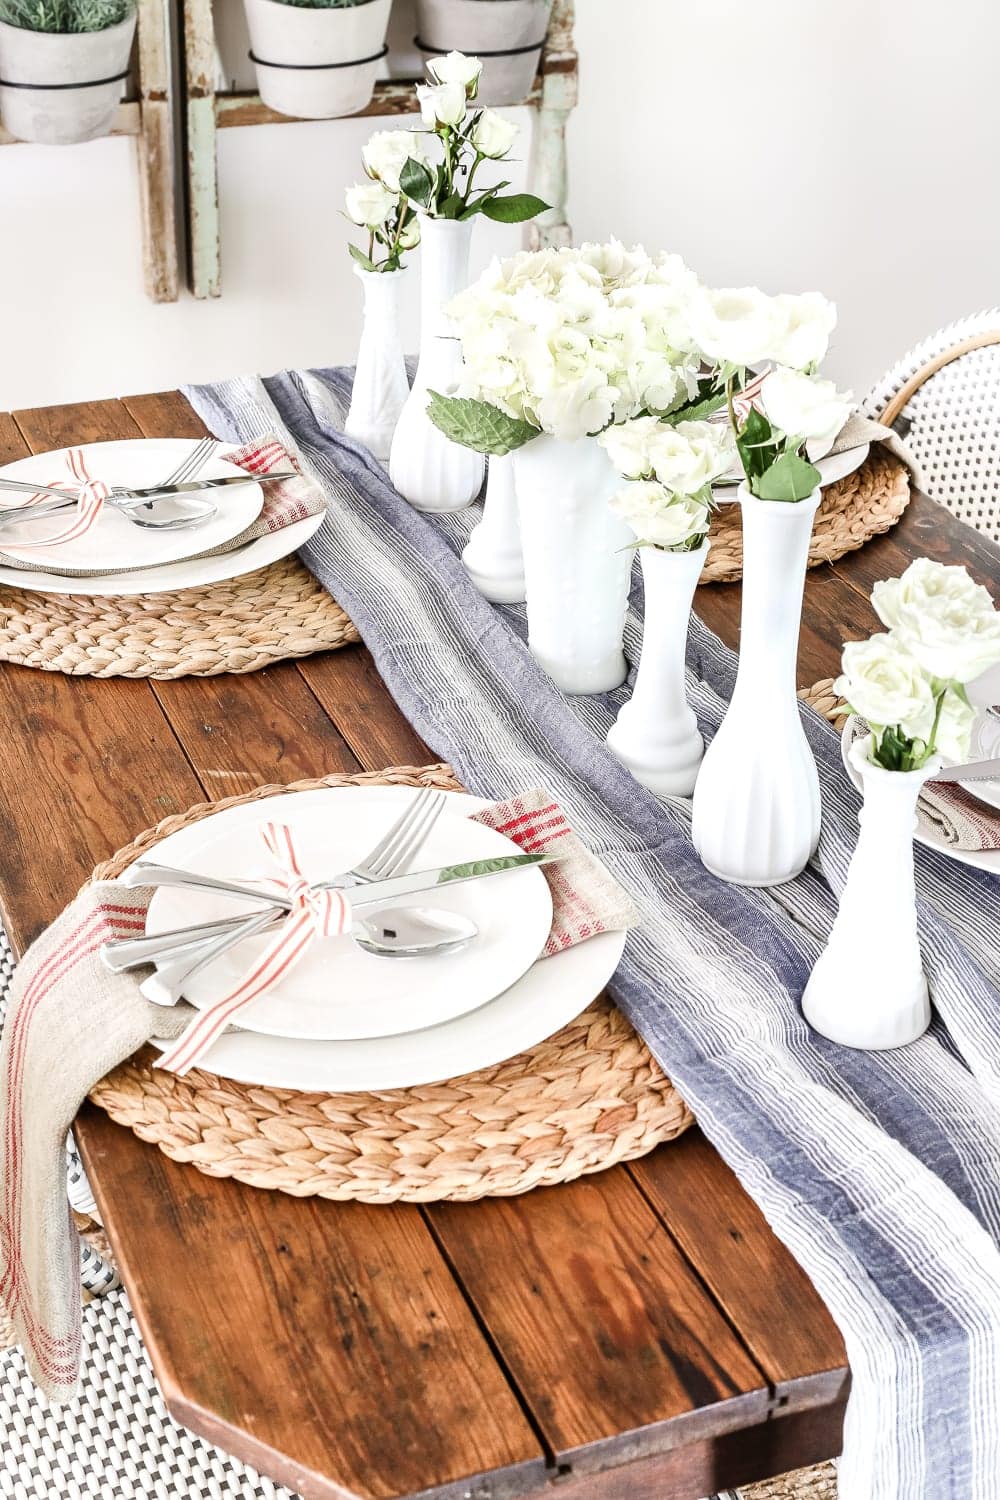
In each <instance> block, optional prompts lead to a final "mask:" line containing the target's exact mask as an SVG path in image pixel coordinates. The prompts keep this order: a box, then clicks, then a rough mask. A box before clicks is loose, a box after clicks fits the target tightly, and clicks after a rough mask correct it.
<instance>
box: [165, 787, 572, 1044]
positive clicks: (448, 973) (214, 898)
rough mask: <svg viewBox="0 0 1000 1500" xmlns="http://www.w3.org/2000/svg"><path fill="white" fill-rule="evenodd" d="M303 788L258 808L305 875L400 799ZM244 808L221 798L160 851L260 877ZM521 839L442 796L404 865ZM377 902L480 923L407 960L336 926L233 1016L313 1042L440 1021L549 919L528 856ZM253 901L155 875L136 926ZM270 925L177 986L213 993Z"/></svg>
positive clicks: (520, 966)
mask: <svg viewBox="0 0 1000 1500" xmlns="http://www.w3.org/2000/svg"><path fill="white" fill-rule="evenodd" d="M409 795H410V797H411V798H412V797H414V796H416V792H414V791H410V793H409ZM285 800H288V806H287V808H284V809H283V810H282V811H280V812H279V811H276V810H275V808H274V802H276V801H285ZM305 801H306V799H305V797H303V796H298V797H292V798H290V799H284V798H280V799H279V798H275V799H271V801H270V803H269V805H268V807H267V809H266V817H267V820H268V821H277V822H281V823H286V824H287V825H288V827H289V828H290V829H291V830H292V836H293V839H294V843H295V851H296V855H297V856H298V860H299V864H300V867H301V869H302V871H303V873H304V874H305V876H306V878H307V879H309V880H311V881H314V882H316V881H320V880H323V879H326V878H328V877H329V876H331V875H335V874H337V873H339V872H340V871H342V870H348V869H350V868H351V867H352V866H353V865H354V864H356V863H357V862H358V861H359V860H360V859H363V858H364V856H365V855H366V854H367V853H368V851H369V849H371V847H372V845H373V844H375V843H377V842H378V840H379V839H380V838H381V837H382V835H383V833H384V832H385V831H386V829H387V828H388V827H389V826H390V825H391V823H392V822H393V821H394V819H395V818H396V817H397V816H398V813H397V811H396V809H397V805H398V804H397V803H396V801H394V800H393V801H390V800H387V798H386V797H385V796H384V789H383V788H381V787H363V786H362V787H338V788H328V789H326V790H325V791H323V792H321V793H320V794H319V800H318V801H317V802H316V803H314V804H312V805H306V806H304V805H303V804H304V803H305ZM242 812H243V809H242V808H233V809H230V810H228V811H226V812H221V813H218V814H216V815H215V816H214V817H212V818H210V819H209V820H208V821H207V822H202V823H199V824H197V825H195V827H196V828H197V829H198V830H199V831H200V832H201V838H200V839H193V840H188V841H186V842H185V843H184V845H183V847H182V848H181V849H180V851H178V850H177V849H176V848H172V849H171V852H170V857H169V860H168V861H167V862H168V863H170V864H174V865H179V866H180V867H181V868H183V869H187V870H194V871H197V873H198V874H201V875H217V876H220V877H225V878H229V879H234V880H239V881H242V882H250V883H254V882H256V881H260V882H261V883H262V885H265V883H266V881H267V878H268V876H273V875H274V873H275V871H276V868H277V867H276V865H275V863H274V861H273V859H272V858H271V856H270V855H269V854H268V852H267V849H266V848H265V846H264V842H263V839H262V837H261V827H262V825H263V822H264V819H265V811H264V809H262V808H261V807H260V805H259V804H258V805H257V806H256V808H255V818H254V821H253V823H252V824H248V823H247V822H246V820H245V819H244V818H242V817H238V816H236V814H238V813H242ZM521 852H522V851H521V850H519V848H518V846H517V845H516V844H514V843H513V842H512V841H511V840H510V839H508V838H506V837H505V836H504V835H503V834H502V833H497V832H496V830H495V829H492V828H486V827H484V826H483V825H482V824H481V823H473V822H470V821H469V819H468V818H466V817H460V816H457V815H456V814H455V813H452V812H451V811H450V810H449V811H446V812H445V813H444V814H443V816H441V817H440V818H439V819H438V820H437V822H436V823H435V824H434V827H433V828H432V829H431V831H430V834H429V836H428V837H427V839H426V841H425V843H424V844H423V845H422V846H421V849H420V852H419V854H418V855H417V857H416V860H415V861H414V862H413V863H414V866H415V868H416V869H420V870H430V869H436V868H438V867H440V866H442V865H452V864H459V863H464V862H465V861H467V860H490V859H501V858H503V857H504V856H506V855H511V854H518V853H521ZM152 857H153V858H154V859H160V858H166V855H165V854H164V851H163V848H161V847H157V848H156V849H155V850H154V851H152ZM388 904H389V905H392V906H410V907H421V906H422V907H432V908H434V909H437V910H444V911H451V912H455V913H458V914H461V915H462V916H465V917H469V918H471V920H472V921H473V922H474V923H475V924H476V926H477V928H478V929H479V932H478V936H477V937H476V938H474V939H473V941H472V942H470V943H469V944H468V945H467V946H466V947H464V948H462V949H459V950H458V951H456V952H453V953H446V954H438V955H435V956H430V955H428V956H425V957H423V958H419V959H409V960H403V959H390V958H384V957H383V958H376V957H374V956H373V955H372V954H370V953H365V952H364V951H363V950H362V949H361V948H360V947H359V946H358V945H357V943H355V942H354V941H353V939H352V938H351V937H350V936H349V935H348V934H347V933H344V934H343V935H341V936H340V937H334V938H327V939H324V940H323V941H318V940H317V941H315V942H314V943H312V945H311V946H310V947H309V948H308V950H307V951H306V952H305V954H304V955H303V956H302V957H301V958H300V959H299V961H298V962H297V963H296V964H295V966H294V967H293V968H292V969H291V970H290V971H289V972H288V973H287V974H286V975H285V976H284V978H283V979H282V980H281V981H280V982H279V983H278V984H276V985H275V986H274V987H273V988H272V989H270V990H268V992H267V993H266V994H264V995H261V996H260V997H259V998H258V999H257V1000H254V1001H252V1002H251V1004H249V1005H248V1006H246V1008H245V1009H244V1010H242V1011H241V1012H240V1017H239V1023H238V1024H239V1026H240V1028H241V1029H243V1030H246V1031H257V1032H263V1033H265V1034H267V1035H268V1036H272V1037H274V1036H280V1037H297V1038H300V1039H303V1040H306V1041H310V1042H317V1041H351V1040H360V1039H363V1038H369V1037H381V1036H397V1035H399V1034H401V1033H403V1032H407V1031H414V1030H420V1029H421V1028H423V1027H426V1026H436V1025H440V1024H441V1023H442V1022H444V1021H450V1020H453V1019H454V1018H455V1017H456V1016H460V1015H463V1014H465V1012H467V1011H470V1010H475V1009H476V1008H477V1007H478V1006H480V1005H484V1004H485V1003H486V1002H487V1001H488V1000H492V999H494V997H495V996H496V995H498V994H500V993H501V991H502V990H505V989H507V988H508V987H509V986H510V985H512V984H513V983H514V981H515V980H517V979H520V977H521V975H522V974H524V973H526V972H527V970H528V969H529V968H530V967H531V965H532V964H533V963H534V962H535V959H536V958H537V957H538V955H539V953H540V952H541V951H542V948H543V947H544V945H545V940H546V938H547V937H548V935H549V930H550V928H551V926H552V896H551V893H550V891H549V885H548V881H547V880H546V879H545V876H544V875H543V874H542V872H541V870H536V869H531V868H526V869H523V870H514V871H511V872H510V873H509V874H506V875H500V876H497V877H496V879H485V880H475V881H470V882H468V883H467V884H463V885H456V886H454V887H453V888H451V889H449V888H448V887H447V886H445V887H442V888H441V889H440V890H435V891H433V892H430V893H427V892H423V893H420V894H417V895H412V896H405V897H399V898H397V899H396V900H394V901H392V902H390V903H388ZM254 909H255V908H254V906H253V905H252V904H251V903H247V902H242V901H239V900H234V899H233V898H231V897H228V896H224V895H217V894H215V893H214V892H212V891H187V890H177V889H170V888H167V887H163V886H161V887H160V888H159V890H157V891H156V893H155V895H154V896H153V900H152V902H151V903H150V907H149V913H148V916H147V919H146V931H147V932H150V933H157V932H167V931H170V930H171V929H173V928H177V927H183V926H186V925H189V924H191V923H194V922H208V921H214V920H215V919H217V918H219V917H227V916H232V915H233V914H234V912H235V913H240V912H241V911H247V912H250V911H252V910H254ZM273 937H274V933H273V932H272V933H271V934H270V936H267V935H261V936H258V937H254V938H250V939H248V940H247V941H246V942H244V943H241V944H240V945H239V947H238V948H234V949H233V950H232V951H231V952H229V953H226V954H223V955H222V956H221V957H219V958H217V959H216V960H214V962H212V963H211V964H209V965H208V966H207V967H206V968H205V969H203V970H202V971H201V972H200V973H199V974H197V975H196V976H195V977H194V978H192V980H191V981H190V983H189V985H188V986H187V987H186V989H185V992H184V998H185V999H186V1000H188V1001H189V1002H190V1003H191V1004H192V1005H195V1006H197V1007H198V1008H199V1009H202V1010H203V1009H205V1008H207V1007H208V1006H210V1005H213V1004H215V1003H216V1002H217V1001H219V1000H221V999H223V998H224V997H225V996H226V995H228V994H230V993H231V992H232V991H233V990H234V989H236V988H237V987H238V985H239V983H240V981H241V980H242V979H243V978H244V976H245V975H246V974H247V972H248V971H249V970H250V969H252V968H253V967H254V964H255V963H256V961H257V960H258V958H259V957H260V955H261V954H262V953H263V952H264V950H265V948H266V947H267V946H268V944H269V942H271V941H272V940H273Z"/></svg>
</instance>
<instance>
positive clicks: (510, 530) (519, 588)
mask: <svg viewBox="0 0 1000 1500" xmlns="http://www.w3.org/2000/svg"><path fill="white" fill-rule="evenodd" d="M462 562H463V563H464V564H465V567H466V569H467V571H468V574H469V577H470V578H471V579H472V581H473V583H474V584H475V585H476V588H477V589H478V590H479V592H480V593H481V594H484V595H485V596H486V598H487V599H492V600H493V602H494V604H520V603H521V601H522V600H523V599H524V558H523V556H522V553H521V524H520V521H519V520H518V515H517V489H516V487H515V484H514V455H513V453H507V454H505V455H504V456H503V457H499V456H497V455H495V454H494V455H492V456H491V458H490V461H489V464H488V465H487V469H486V503H485V505H484V506H483V519H482V520H481V521H480V522H479V525H478V526H476V527H474V528H473V530H472V532H471V534H470V536H469V540H468V542H467V543H466V546H465V551H464V552H463V553H462Z"/></svg>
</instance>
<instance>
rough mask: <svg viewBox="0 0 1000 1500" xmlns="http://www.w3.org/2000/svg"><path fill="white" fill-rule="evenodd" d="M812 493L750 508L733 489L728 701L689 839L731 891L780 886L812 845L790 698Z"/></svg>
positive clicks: (812, 780) (797, 724)
mask: <svg viewBox="0 0 1000 1500" xmlns="http://www.w3.org/2000/svg"><path fill="white" fill-rule="evenodd" d="M819 502H820V491H819V490H818V489H816V490H814V491H813V493H812V494H811V495H810V496H809V497H808V498H807V499H805V500H798V501H782V500H758V499H757V498H756V496H754V495H752V494H751V493H750V490H749V489H748V487H747V486H746V485H745V484H744V485H741V486H740V506H741V509H742V514H743V601H742V612H741V620H740V661H739V670H738V672H737V675H736V687H735V689H734V692H733V698H732V702H731V703H730V705H729V708H728V711H727V713H726V716H725V718H724V719H723V721H722V724H721V726H720V728H719V730H718V733H717V734H716V736H715V738H714V740H713V741H712V743H711V744H710V745H709V747H708V750H707V751H706V752H705V759H704V761H703V762H702V767H701V771H700V773H699V776H698V784H697V786H696V787H695V793H694V808H693V820H692V828H691V835H692V838H693V840H694V846H695V848H696V849H697V851H698V853H699V854H700V856H701V859H702V863H703V864H704V865H705V866H706V867H707V868H708V869H709V870H711V871H712V873H713V874H714V875H719V876H721V878H722V879H723V880H730V881H732V882H734V883H735V884H737V885H760V886H767V885H782V884H783V883H784V882H785V881H787V880H792V879H793V878H794V877H795V876H796V875H798V874H799V872H800V871H801V870H803V869H804V868H805V866H806V864H807V863H808V861H809V858H810V856H811V854H812V853H813V851H814V850H815V848H816V844H817V842H818V840H819V827H820V797H819V777H818V776H817V774H816V763H815V761H814V760H813V756H812V751H811V750H810V748H809V743H808V741H807V740H806V737H805V732H804V730H803V728H802V721H801V719H800V717H799V704H798V699H797V698H796V695H795V668H796V658H797V655H798V644H799V626H800V623H801V618H802V591H803V588H804V586H805V574H806V563H807V561H808V557H809V539H810V536H811V535H812V525H813V519H814V517H815V515H816V511H817V509H818V507H819Z"/></svg>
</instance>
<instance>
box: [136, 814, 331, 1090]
mask: <svg viewBox="0 0 1000 1500" xmlns="http://www.w3.org/2000/svg"><path fill="white" fill-rule="evenodd" d="M261 833H262V836H263V839H264V843H265V845H266V847H267V850H268V853H269V854H270V855H271V857H272V858H273V859H274V861H275V863H276V864H277V866H278V870H279V873H278V875H277V876H276V877H274V878H273V882H272V883H273V884H274V885H276V886H277V888H278V890H279V891H280V892H281V894H282V895H284V896H287V897H288V899H289V900H290V902H291V903H292V904H291V906H290V908H289V910H288V912H287V914H286V916H285V919H284V921H283V922H282V924H281V928H280V930H279V931H278V932H277V933H276V934H275V936H274V937H273V938H272V939H271V941H270V942H269V943H268V945H267V947H266V948H265V949H264V951H263V953H262V954H261V955H260V957H259V958H258V959H257V960H256V961H255V963H254V965H253V967H252V968H251V969H250V971H249V973H247V974H245V975H244V977H243V978H242V979H241V980H240V982H239V984H238V985H237V986H236V988H235V989H234V990H232V991H230V993H229V994H228V995H225V996H224V997H223V998H222V999H221V1000H216V1002H215V1004H214V1005H210V1006H208V1008H207V1009H206V1010H203V1011H201V1012H200V1014H199V1015H197V1016H196V1017H195V1019H194V1020H193V1021H192V1022H191V1024H190V1026H189V1027H188V1028H187V1030H186V1031H185V1032H184V1033H183V1035H182V1036H180V1037H179V1038H178V1040H177V1041H176V1042H175V1043H174V1045H173V1046H172V1047H169V1048H168V1049H167V1050H166V1051H165V1052H164V1053H163V1054H162V1056H161V1057H160V1058H158V1059H157V1063H156V1066H157V1067H160V1068H167V1069H168V1070H169V1071H170V1072H172V1073H177V1074H179V1075H180V1076H181V1077H183V1076H184V1074H185V1073H187V1072H188V1071H189V1069H191V1068H193V1067H194V1066H195V1065H196V1064H197V1063H198V1061H199V1059H200V1058H202V1057H203V1056H204V1054H205V1052H206V1051H207V1050H208V1048H209V1047H210V1046H211V1045H212V1043H213V1042H214V1041H215V1039H216V1037H218V1036H220V1035H221V1034H222V1032H223V1031H225V1029H226V1027H227V1026H228V1025H229V1023H230V1022H231V1021H232V1019H233V1017H234V1016H235V1015H237V1014H238V1013H239V1011H241V1010H242V1009H243V1008H244V1006H247V1005H249V1004H250V1002H251V1000H256V999H257V997H258V996H259V995H263V994H264V993H265V992H266V991H267V990H270V989H273V988H274V986H275V985H276V984H277V983H278V982H279V981H280V980H281V979H283V978H284V977H285V975H286V974H287V973H288V972H289V970H290V969H292V968H294V966H295V965H296V964H297V963H298V962H299V960H300V959H301V958H302V956H303V955H304V954H305V953H306V951H307V950H308V949H309V948H310V947H311V946H312V944H313V942H315V940H316V938H327V937H339V936H340V934H341V933H342V932H346V931H347V930H348V928H349V927H350V925H351V903H350V901H349V900H348V899H347V896H346V895H345V893H344V892H343V891H341V890H334V889H323V888H321V887H317V886H313V885H310V884H309V882H308V880H307V879H306V878H305V876H304V875H303V873H302V870H301V869H300V867H299V861H298V856H297V855H296V852H295V844H294V842H293V839H292V830H291V829H290V828H288V827H286V826H285V824H284V823H265V824H264V827H263V828H262V830H261Z"/></svg>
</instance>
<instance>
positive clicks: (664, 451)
mask: <svg viewBox="0 0 1000 1500" xmlns="http://www.w3.org/2000/svg"><path fill="white" fill-rule="evenodd" d="M735 454H736V447H735V444H734V442H733V437H732V434H731V432H730V430H729V427H728V426H727V425H726V424H725V423H723V422H678V423H677V425H676V426H675V427H671V426H669V425H668V424H666V423H663V422H661V423H659V424H658V431H657V432H656V433H655V434H654V436H653V438H652V441H651V443H650V449H649V457H650V464H651V467H652V470H653V473H654V474H655V475H656V478H657V479H658V480H659V481H660V483H661V484H662V485H665V486H666V488H667V489H668V490H670V491H671V492H672V493H673V494H677V495H696V494H698V492H699V491H700V490H703V489H705V488H706V487H707V486H709V485H711V484H712V483H713V482H714V481H715V480H716V479H719V478H721V476H722V475H723V474H725V472H726V470H727V469H728V468H729V467H730V465H731V464H732V461H733V458H734V457H735Z"/></svg>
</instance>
